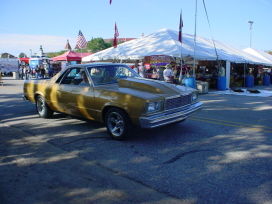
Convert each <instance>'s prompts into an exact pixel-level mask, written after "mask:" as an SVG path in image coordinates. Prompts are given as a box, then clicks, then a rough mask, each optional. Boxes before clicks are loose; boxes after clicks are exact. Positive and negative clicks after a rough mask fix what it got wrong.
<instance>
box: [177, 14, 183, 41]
mask: <svg viewBox="0 0 272 204" xmlns="http://www.w3.org/2000/svg"><path fill="white" fill-rule="evenodd" d="M182 27H183V21H182V14H181V12H180V19H179V35H178V40H179V41H180V42H181V43H182Z"/></svg>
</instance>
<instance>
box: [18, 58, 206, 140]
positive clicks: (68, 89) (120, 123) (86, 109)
mask: <svg viewBox="0 0 272 204" xmlns="http://www.w3.org/2000/svg"><path fill="white" fill-rule="evenodd" d="M23 89H24V95H23V97H24V99H25V100H30V101H32V102H34V103H35V104H36V109H37V112H38V114H39V116H40V117H42V118H50V117H51V116H52V115H53V113H54V111H58V112H62V113H66V114H70V115H74V116H78V117H83V118H87V119H90V120H95V121H99V122H103V123H104V124H105V125H106V127H107V131H108V132H109V134H110V135H111V136H112V137H113V138H114V139H117V140H123V139H125V138H127V137H128V136H129V135H131V134H133V132H134V128H156V127H159V126H164V125H167V124H171V123H178V122H182V121H184V120H185V119H186V118H187V117H189V116H191V115H193V114H195V113H197V112H198V111H200V110H201V108H202V105H203V104H202V103H201V102H199V101H198V91H197V90H196V89H192V88H190V87H184V86H180V85H175V84H167V83H165V82H162V81H158V80H151V79H144V78H141V77H140V76H139V75H138V74H137V73H135V72H134V71H133V70H132V69H131V68H130V67H128V66H127V65H125V64H117V63H92V64H76V65H71V66H68V67H67V68H66V69H65V70H63V71H61V72H60V73H58V74H57V75H56V76H54V77H53V78H51V79H36V80H27V81H25V83H24V88H23Z"/></svg>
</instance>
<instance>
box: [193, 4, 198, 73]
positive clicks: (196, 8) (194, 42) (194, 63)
mask: <svg viewBox="0 0 272 204" xmlns="http://www.w3.org/2000/svg"><path fill="white" fill-rule="evenodd" d="M196 19H197V0H196V8H195V36H194V64H193V77H195V50H196Z"/></svg>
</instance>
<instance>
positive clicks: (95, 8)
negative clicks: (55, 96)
mask: <svg viewBox="0 0 272 204" xmlns="http://www.w3.org/2000/svg"><path fill="white" fill-rule="evenodd" d="M204 2H205V5H206V9H207V14H208V19H209V23H210V26H209V23H208V20H207V17H206V14H205V8H204V4H203V0H167V1H166V0H112V4H111V5H110V3H109V0H77V1H72V0H46V1H37V0H25V1H19V0H9V1H2V2H1V7H0V19H1V23H0V25H1V26H0V53H6V52H7V53H10V54H12V55H14V56H19V54H20V53H21V52H23V53H25V54H26V55H30V54H31V52H32V53H38V52H39V49H40V45H42V47H43V51H44V52H45V53H46V52H58V51H61V50H64V47H65V45H66V42H67V40H69V42H70V45H71V47H72V48H74V47H75V45H76V40H77V36H78V32H79V30H81V31H82V33H83V35H84V36H85V38H86V40H87V41H89V40H91V39H92V38H98V37H102V38H104V39H108V38H113V36H114V24H115V23H116V24H117V27H118V31H119V37H120V38H138V37H141V36H142V34H144V35H148V34H151V33H153V32H156V31H158V30H161V29H163V28H168V29H171V30H175V31H178V29H179V18H180V13H181V11H182V19H183V28H182V32H183V33H187V34H192V35H194V34H195V33H196V35H197V36H200V37H204V38H209V39H212V38H213V39H214V40H219V41H221V42H223V43H226V44H228V45H230V46H232V47H234V48H237V49H245V48H247V47H250V41H251V47H252V48H254V49H258V50H262V51H271V50H272V21H271V11H272V0H204ZM249 20H250V21H253V24H252V30H250V29H249V28H250V23H248V21H249ZM250 33H251V34H252V37H250V36H251V35H250Z"/></svg>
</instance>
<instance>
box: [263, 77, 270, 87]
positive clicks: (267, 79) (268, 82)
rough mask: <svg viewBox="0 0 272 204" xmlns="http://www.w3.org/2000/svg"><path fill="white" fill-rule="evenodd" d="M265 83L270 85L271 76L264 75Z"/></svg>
mask: <svg viewBox="0 0 272 204" xmlns="http://www.w3.org/2000/svg"><path fill="white" fill-rule="evenodd" d="M263 85H264V86H269V85H270V76H264V77H263Z"/></svg>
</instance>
